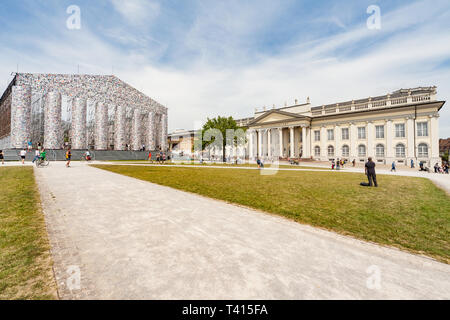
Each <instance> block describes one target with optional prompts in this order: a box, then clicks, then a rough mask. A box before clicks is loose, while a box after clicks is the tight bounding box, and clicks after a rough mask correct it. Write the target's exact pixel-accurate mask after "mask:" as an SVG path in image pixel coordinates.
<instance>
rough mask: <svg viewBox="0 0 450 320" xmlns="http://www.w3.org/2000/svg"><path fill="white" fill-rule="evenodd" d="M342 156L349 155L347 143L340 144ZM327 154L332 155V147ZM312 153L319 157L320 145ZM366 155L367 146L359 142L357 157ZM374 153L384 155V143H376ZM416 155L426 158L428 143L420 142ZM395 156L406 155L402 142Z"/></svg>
mask: <svg viewBox="0 0 450 320" xmlns="http://www.w3.org/2000/svg"><path fill="white" fill-rule="evenodd" d="M341 151H342V157H348V156H350V147H349V146H348V145H343V146H342V149H341ZM327 152H328V153H327V154H328V156H329V157H334V147H333V146H328V150H327ZM314 154H315V156H316V157H320V147H319V146H316V147H315V148H314ZM366 155H367V148H366V146H365V145H363V144H360V145H359V146H358V157H365V156H366ZM375 155H376V157H377V158H382V157H384V156H385V149H384V145H382V144H381V143H380V144H377V146H376V148H375ZM418 155H419V158H427V157H428V145H427V144H425V143H421V144H419V146H418ZM395 157H396V158H404V157H406V147H405V145H404V144H403V143H399V144H397V145H396V146H395Z"/></svg>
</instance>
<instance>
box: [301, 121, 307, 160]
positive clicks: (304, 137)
mask: <svg viewBox="0 0 450 320" xmlns="http://www.w3.org/2000/svg"><path fill="white" fill-rule="evenodd" d="M302 152H303V154H302V158H308V156H307V155H306V127H302Z"/></svg>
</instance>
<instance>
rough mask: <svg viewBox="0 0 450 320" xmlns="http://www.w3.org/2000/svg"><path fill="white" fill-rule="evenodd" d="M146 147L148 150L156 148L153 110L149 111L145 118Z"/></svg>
mask: <svg viewBox="0 0 450 320" xmlns="http://www.w3.org/2000/svg"><path fill="white" fill-rule="evenodd" d="M146 136H147V148H148V150H151V151H154V150H155V149H156V143H155V112H154V111H150V112H149V113H148V120H147V134H146Z"/></svg>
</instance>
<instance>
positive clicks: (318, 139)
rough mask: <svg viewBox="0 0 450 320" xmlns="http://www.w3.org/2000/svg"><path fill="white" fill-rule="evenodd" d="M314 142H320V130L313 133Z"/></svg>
mask: <svg viewBox="0 0 450 320" xmlns="http://www.w3.org/2000/svg"><path fill="white" fill-rule="evenodd" d="M314 141H320V130H316V131H314Z"/></svg>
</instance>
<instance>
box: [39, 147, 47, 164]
mask: <svg viewBox="0 0 450 320" xmlns="http://www.w3.org/2000/svg"><path fill="white" fill-rule="evenodd" d="M46 157H47V151H45V149H44V148H42V151H41V157H40V160H41V161H45V158H46Z"/></svg>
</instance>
